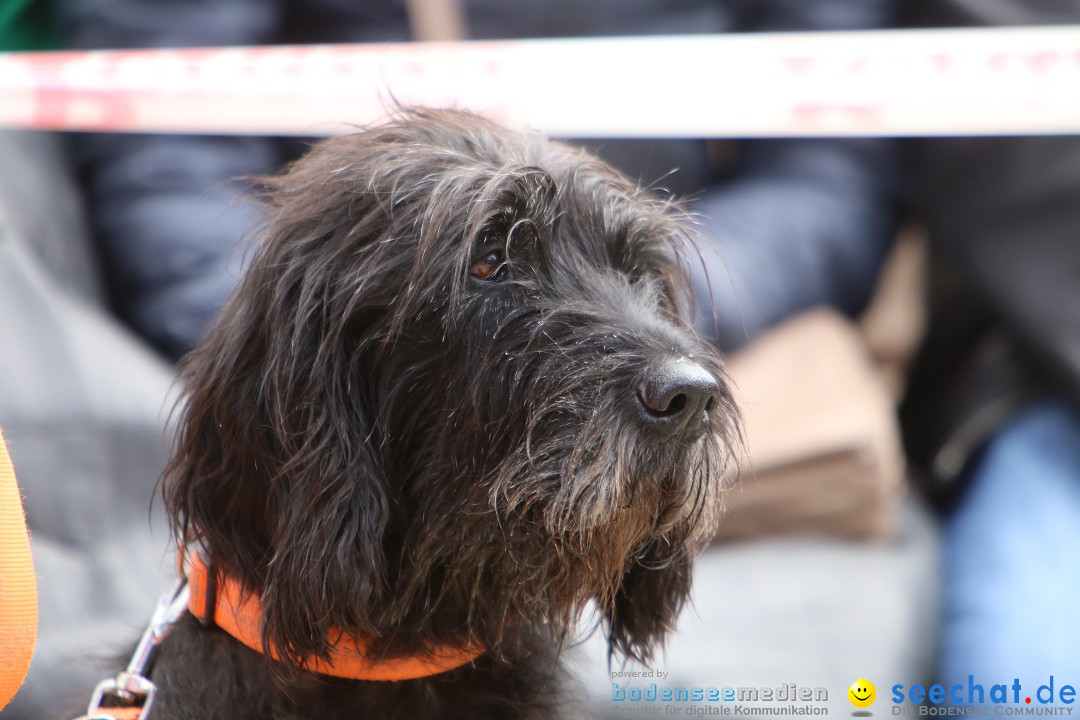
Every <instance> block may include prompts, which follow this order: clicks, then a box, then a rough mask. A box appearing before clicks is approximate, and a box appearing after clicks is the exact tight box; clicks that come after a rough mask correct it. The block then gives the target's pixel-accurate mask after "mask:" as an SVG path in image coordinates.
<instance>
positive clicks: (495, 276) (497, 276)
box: [469, 249, 508, 280]
mask: <svg viewBox="0 0 1080 720" xmlns="http://www.w3.org/2000/svg"><path fill="white" fill-rule="evenodd" d="M507 270H508V268H507V265H506V255H505V254H504V253H503V251H502V250H501V249H494V250H489V251H488V252H487V253H486V254H484V256H483V257H482V258H480V259H479V260H478V261H476V262H475V263H474V264H473V266H472V268H470V270H469V273H470V274H471V275H472V276H473V277H474V278H477V279H479V280H501V279H503V277H505V276H506V274H507Z"/></svg>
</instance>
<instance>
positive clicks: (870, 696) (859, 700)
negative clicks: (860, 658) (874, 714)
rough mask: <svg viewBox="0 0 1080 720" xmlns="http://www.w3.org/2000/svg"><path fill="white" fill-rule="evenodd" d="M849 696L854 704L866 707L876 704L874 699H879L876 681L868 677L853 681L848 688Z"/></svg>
mask: <svg viewBox="0 0 1080 720" xmlns="http://www.w3.org/2000/svg"><path fill="white" fill-rule="evenodd" d="M847 696H848V700H850V701H851V704H852V705H854V706H855V707H857V708H865V707H870V706H871V705H873V704H874V700H876V699H877V690H876V689H875V688H874V683H872V682H870V681H869V680H867V679H866V678H859V679H858V680H856V681H855V682H853V683H851V687H849V688H848V689H847Z"/></svg>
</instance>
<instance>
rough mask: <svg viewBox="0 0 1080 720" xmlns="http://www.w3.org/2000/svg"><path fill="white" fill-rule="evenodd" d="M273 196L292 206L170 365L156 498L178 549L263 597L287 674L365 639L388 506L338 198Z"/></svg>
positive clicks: (359, 304) (324, 193)
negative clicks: (171, 421)
mask: <svg viewBox="0 0 1080 720" xmlns="http://www.w3.org/2000/svg"><path fill="white" fill-rule="evenodd" d="M324 177H325V175H324ZM279 182H280V183H282V185H283V186H285V187H286V191H285V194H287V192H292V191H295V194H296V195H297V196H298V197H302V198H303V199H295V198H294V199H292V200H289V199H288V198H286V200H287V204H286V205H285V206H283V207H281V208H279V212H278V213H276V214H275V215H274V216H273V218H272V220H271V222H270V224H269V229H268V231H267V233H266V236H265V237H264V239H263V243H262V245H261V247H260V248H259V250H258V252H257V253H256V254H255V256H254V258H253V260H252V263H251V267H250V268H249V270H248V272H247V274H246V275H245V277H244V278H243V280H242V282H241V285H240V287H239V289H238V291H237V292H236V293H235V294H234V295H233V297H232V298H231V299H230V300H229V302H228V303H227V304H226V306H225V308H224V309H223V310H222V312H221V314H220V316H219V318H218V320H217V321H216V323H215V325H214V327H213V328H212V329H211V331H210V333H209V334H208V336H207V338H206V339H205V340H204V342H203V343H202V344H201V345H200V346H199V347H198V348H197V349H196V350H195V351H193V352H192V353H191V354H190V355H189V356H188V357H187V358H186V359H185V361H184V363H183V365H182V380H183V382H184V385H185V390H186V398H185V401H184V405H183V406H182V407H181V408H180V410H181V412H182V416H181V421H180V426H179V433H178V436H177V440H176V444H175V448H174V453H173V457H172V459H171V461H170V464H169V465H168V467H167V469H166V473H165V479H164V493H165V499H166V505H167V509H168V511H169V513H170V515H171V517H172V519H173V526H174V530H175V532H176V534H177V536H178V539H179V540H180V541H181V542H184V541H187V540H190V539H193V538H197V539H199V540H200V541H201V543H202V544H203V546H204V547H205V548H206V550H207V551H208V554H209V559H210V562H211V564H212V566H213V568H214V570H215V571H217V572H219V573H227V574H228V575H230V576H231V577H233V578H235V579H237V580H239V581H240V582H242V583H243V584H244V585H245V586H246V587H247V588H248V589H249V590H251V591H254V592H257V593H259V594H260V595H261V600H262V606H263V622H264V640H265V642H266V643H268V645H272V646H273V647H274V648H275V649H276V650H277V651H278V652H279V653H281V654H282V655H284V656H285V657H287V658H290V659H293V660H298V659H299V658H301V657H304V656H307V655H312V654H320V653H323V652H325V650H326V637H327V631H328V630H329V629H330V628H332V627H346V628H349V629H350V630H355V631H359V632H370V631H371V630H372V627H371V625H372V620H371V618H370V610H371V608H373V607H377V605H378V601H379V596H380V593H381V592H382V590H383V586H384V584H385V582H384V571H385V566H384V557H383V554H384V553H383V535H384V531H385V527H386V524H387V514H388V498H387V481H386V478H385V476H384V473H383V463H382V462H381V460H380V457H379V455H378V452H377V446H378V442H377V440H376V439H373V434H374V433H375V422H376V421H375V410H374V408H373V406H372V403H373V397H372V395H373V392H374V391H373V389H372V388H373V384H374V382H375V380H374V379H372V378H371V376H370V374H369V373H368V370H369V368H367V367H365V366H364V359H363V358H364V356H365V354H364V352H363V351H362V345H363V342H364V337H365V333H366V332H367V331H366V330H365V327H366V325H367V324H368V323H370V322H371V318H370V317H367V316H366V315H365V314H366V313H369V308H368V306H367V305H366V304H365V299H364V298H363V297H361V296H360V295H358V293H357V292H356V291H355V288H357V287H359V286H361V285H362V279H361V278H358V277H356V276H357V274H359V273H362V272H363V268H362V267H359V266H358V262H359V261H357V260H356V259H355V257H354V256H353V254H352V253H353V251H354V249H355V248H356V247H357V246H358V243H359V242H360V241H358V240H357V235H356V233H357V232H358V229H357V224H348V223H344V222H342V221H341V218H342V217H345V218H346V219H347V218H348V215H349V211H350V207H351V206H350V205H349V202H350V199H349V193H348V188H344V189H342V190H341V191H340V193H339V195H340V197H337V198H335V196H334V195H335V188H334V187H331V186H329V184H325V186H324V187H321V188H319V190H318V192H311V193H307V194H304V193H301V192H299V191H298V190H297V186H296V182H295V179H293V180H290V178H289V177H288V176H284V177H283V179H281V180H280V181H279ZM290 182H292V183H293V184H292V185H289V184H288V183H290ZM278 200H280V193H279V197H278ZM335 202H337V203H338V204H339V205H340V206H335ZM286 217H287V220H286ZM361 229H362V228H361ZM372 234H374V233H372ZM350 273H351V275H350ZM370 312H373V311H370Z"/></svg>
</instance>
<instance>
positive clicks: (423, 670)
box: [186, 552, 484, 681]
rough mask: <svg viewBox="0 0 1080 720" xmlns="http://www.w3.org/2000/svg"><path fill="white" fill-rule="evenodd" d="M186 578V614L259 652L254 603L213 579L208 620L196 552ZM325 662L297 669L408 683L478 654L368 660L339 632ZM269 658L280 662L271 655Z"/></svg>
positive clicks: (358, 642)
mask: <svg viewBox="0 0 1080 720" xmlns="http://www.w3.org/2000/svg"><path fill="white" fill-rule="evenodd" d="M186 572H187V579H188V583H189V585H190V588H191V598H190V602H189V604H188V610H189V611H190V612H191V614H192V615H194V616H195V617H197V618H199V619H200V620H203V621H204V622H213V623H214V624H216V625H217V626H218V627H220V628H221V629H222V630H224V631H225V632H227V633H229V634H230V635H232V636H233V637H234V638H236V639H237V640H239V641H240V642H242V643H243V644H244V645H247V646H248V647H249V648H251V649H252V650H255V651H256V652H260V653H261V652H263V642H262V608H260V607H259V599H258V598H257V597H256V596H254V595H252V594H251V593H246V592H244V590H243V588H241V587H240V584H239V583H238V582H236V581H235V580H233V579H231V578H228V577H220V576H219V577H218V578H217V582H216V583H215V585H216V587H215V588H214V591H213V598H212V600H211V601H210V603H209V604H212V606H213V613H214V616H213V618H209V617H207V609H208V608H207V605H208V597H207V581H208V579H209V573H208V571H207V568H206V564H205V563H204V562H203V559H202V557H201V556H200V555H199V553H198V552H193V553H191V554H190V555H188V557H187V568H186ZM329 640H330V646H331V649H330V658H329V660H323V659H322V658H315V657H312V658H306V659H305V660H304V661H303V663H302V664H301V666H302V667H303V668H304V669H305V670H308V671H309V672H315V673H320V674H322V675H332V676H334V677H339V678H346V679H349V680H381V681H397V680H414V679H416V678H422V677H428V676H430V675H438V674H439V673H443V672H447V671H448V670H453V669H454V668H458V667H461V666H462V665H466V664H468V663H470V662H472V661H473V660H475V659H476V658H478V657H480V656H481V655H483V654H484V649H483V648H482V647H475V646H473V647H449V648H433V649H431V650H430V651H429V652H427V653H425V654H424V655H419V656H412V657H400V658H370V657H368V656H367V642H365V641H364V640H363V639H362V638H357V637H354V636H351V635H349V634H347V633H344V632H341V631H331V635H330V638H329ZM271 656H272V657H273V658H274V659H276V660H281V656H280V655H279V654H278V653H277V652H276V651H272V652H271Z"/></svg>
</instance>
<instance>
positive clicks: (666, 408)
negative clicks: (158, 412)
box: [152, 110, 737, 720]
mask: <svg viewBox="0 0 1080 720" xmlns="http://www.w3.org/2000/svg"><path fill="white" fill-rule="evenodd" d="M266 183H267V193H266V196H267V198H268V201H269V204H270V208H271V218H270V221H269V224H268V227H267V230H266V232H265V235H264V237H263V238H262V241H261V245H260V248H259V249H258V251H257V252H256V254H255V256H254V258H253V261H252V264H251V268H250V270H249V272H248V274H247V275H246V276H245V277H244V279H243V281H242V283H241V285H240V287H239V289H238V291H237V292H236V293H235V295H234V296H233V297H232V299H231V300H230V301H229V303H228V305H227V306H226V307H225V309H224V310H223V312H222V313H221V316H220V318H219V319H218V321H217V323H216V325H215V326H214V328H213V330H212V331H211V333H210V334H209V336H208V337H207V339H206V340H205V342H204V343H203V344H202V345H201V346H200V347H199V348H198V349H197V350H195V351H194V352H193V353H192V354H191V355H190V356H189V357H188V358H187V360H186V361H185V363H184V365H183V377H184V380H185V387H186V391H187V398H186V401H185V404H184V406H183V410H182V412H183V414H182V418H181V423H180V433H179V437H178V440H177V445H176V448H175V453H174V455H173V457H172V460H171V463H170V464H169V466H168V469H167V471H166V475H165V497H166V503H167V507H168V511H169V513H170V514H171V516H172V518H173V519H174V527H175V531H176V533H177V537H178V539H179V540H180V541H181V542H190V541H192V540H197V541H198V542H199V544H200V545H201V547H202V548H203V551H204V553H205V556H206V558H207V564H208V566H209V567H211V568H212V573H213V577H216V578H218V582H219V583H220V582H224V581H225V579H226V578H228V579H231V580H233V581H235V582H237V583H239V584H240V585H241V586H242V587H243V588H245V589H246V590H247V591H248V592H250V593H251V594H252V597H254V598H257V599H258V601H259V603H260V605H261V610H262V612H261V616H260V618H259V619H258V628H259V630H260V631H261V644H262V648H261V649H262V650H263V652H262V653H260V652H256V651H254V650H251V649H249V648H247V647H245V646H244V645H242V644H241V643H240V642H237V641H236V640H235V639H234V638H233V637H232V636H230V634H228V633H227V632H225V631H223V630H222V629H221V628H220V627H215V626H213V625H210V626H205V625H203V624H202V623H200V622H199V621H198V620H197V619H195V618H194V617H192V616H191V615H186V616H185V617H184V618H182V619H181V621H180V622H179V623H178V624H177V626H176V628H175V630H174V632H173V633H172V634H171V635H170V636H169V637H168V639H167V640H166V642H165V644H164V646H163V648H162V652H161V656H160V659H159V660H158V662H157V665H156V668H155V670H154V673H153V679H154V681H155V682H156V683H157V684H158V685H159V687H160V692H159V694H158V696H157V700H156V702H155V705H154V709H153V712H152V715H153V720H171V719H174V718H185V719H186V718H191V719H193V720H194V719H196V718H197V719H199V720H203V719H205V718H229V719H230V720H242V719H244V718H260V719H261V718H285V717H310V718H319V720H331V719H333V718H365V719H368V718H425V717H437V718H451V717H453V718H456V717H460V718H495V717H498V718H502V717H515V718H519V717H525V718H547V717H553V716H563V715H568V714H573V713H574V712H576V708H575V707H574V706H573V705H571V704H570V703H569V702H568V701H567V699H566V697H567V696H566V694H565V693H563V692H561V690H560V689H561V688H564V687H565V686H566V685H567V682H566V680H565V678H563V677H562V676H560V674H559V672H558V669H557V660H558V655H559V654H560V651H561V649H562V648H563V647H564V644H565V641H566V640H568V639H570V638H571V637H572V636H573V633H574V631H575V627H576V623H578V622H579V621H580V619H581V615H582V612H583V610H584V609H585V608H586V606H587V605H588V604H589V603H590V601H592V602H594V603H595V605H596V607H599V608H600V610H601V612H602V615H603V621H604V627H605V630H606V632H607V633H608V637H609V638H610V644H611V648H612V651H613V652H614V653H616V654H617V655H628V656H632V657H636V658H647V657H649V656H650V653H651V652H652V651H653V650H654V648H656V647H657V646H658V644H659V643H660V641H661V640H662V638H663V636H664V634H665V633H666V632H667V631H668V630H670V628H671V626H672V623H673V621H674V619H675V617H676V614H677V612H678V611H679V609H680V606H681V605H682V603H683V601H684V599H685V598H686V596H687V592H688V589H689V585H690V569H691V559H692V556H693V555H694V554H695V552H696V551H697V550H698V549H700V548H701V547H702V546H703V545H704V544H705V543H707V542H708V540H709V538H710V536H711V533H712V532H713V530H714V527H715V523H716V520H717V515H718V505H719V498H718V496H719V491H720V485H721V476H722V470H723V467H724V465H725V461H726V459H727V457H728V455H729V449H730V445H731V443H732V441H733V438H735V436H736V434H737V429H736V410H735V407H734V405H733V402H732V398H731V395H730V394H729V392H728V390H727V388H726V386H725V385H724V383H723V381H722V374H721V366H720V363H719V360H718V359H717V358H716V357H715V355H714V354H713V353H712V352H711V351H710V350H709V348H708V347H707V346H706V345H705V344H703V343H702V342H701V341H700V340H699V339H698V338H697V337H695V335H694V334H693V333H692V331H691V330H690V329H689V327H688V326H687V324H686V323H685V321H684V320H682V319H681V317H682V316H683V314H684V312H685V310H686V303H687V302H688V292H687V281H686V277H685V273H684V271H683V270H682V269H681V265H680V260H679V258H680V253H682V252H683V251H684V249H685V248H687V247H690V245H689V244H688V237H687V229H686V225H685V224H684V222H683V217H682V216H681V215H680V213H679V211H678V210H677V209H676V208H675V207H673V205H672V203H671V202H669V201H667V200H662V199H658V198H655V197H653V196H651V195H650V194H648V193H647V192H646V191H644V190H642V189H640V188H639V187H637V186H635V185H634V184H633V183H631V182H629V181H628V180H626V179H625V178H623V177H622V176H620V175H619V174H618V173H616V172H615V171H614V170H612V169H611V168H610V167H608V166H607V165H605V164H603V163H601V162H600V161H598V160H596V159H595V158H593V157H591V156H589V155H587V154H585V153H583V152H581V151H579V150H575V149H572V148H570V147H568V146H564V145H560V144H556V143H552V142H549V141H546V140H544V139H542V138H541V137H540V136H538V135H534V134H519V133H515V132H510V131H508V130H506V129H504V128H501V127H499V126H497V125H495V124H492V123H490V122H488V121H486V120H483V119H481V118H479V117H477V116H474V115H471V114H468V113H462V112H454V111H419V110H417V111H401V112H399V113H398V115H397V117H396V119H394V120H393V121H391V122H389V123H387V124H384V125H381V126H378V127H375V128H373V129H369V130H366V131H363V132H360V133H358V134H355V135H349V136H345V137H338V138H334V139H329V140H325V141H323V142H321V143H319V144H317V145H316V146H315V147H314V148H313V149H312V150H311V152H310V153H309V154H308V155H307V156H306V157H305V158H303V159H302V160H300V161H298V162H297V163H295V164H294V165H292V166H291V167H290V168H288V169H287V170H286V171H285V172H284V173H283V174H282V175H280V176H277V177H273V178H270V179H268V180H266ZM341 633H347V634H348V636H349V637H350V638H358V639H360V640H359V641H360V642H362V643H363V644H364V645H363V647H364V651H363V652H364V653H365V655H366V656H367V657H368V658H369V659H370V660H371V661H372V662H374V663H376V664H378V663H379V662H383V661H386V660H387V659H393V658H403V657H405V658H420V659H423V658H425V657H437V656H439V655H440V653H445V652H447V649H448V648H449V649H451V650H452V651H461V650H462V649H464V650H467V651H469V653H470V654H469V657H472V656H473V655H475V656H476V657H475V659H471V660H470V659H467V660H465V661H462V662H463V664H460V666H459V667H456V668H454V669H450V670H446V671H445V672H438V673H435V674H432V675H430V676H425V677H419V678H415V679H405V680H399V681H372V680H355V679H347V678H339V677H333V676H331V675H329V674H323V673H319V672H312V671H311V668H312V663H313V662H315V661H316V659H318V658H322V659H324V660H325V659H326V658H328V657H330V654H331V652H332V651H333V646H334V645H335V644H339V643H341V642H342V639H341V637H340V635H341ZM354 647H355V642H354ZM273 658H277V659H273Z"/></svg>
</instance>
